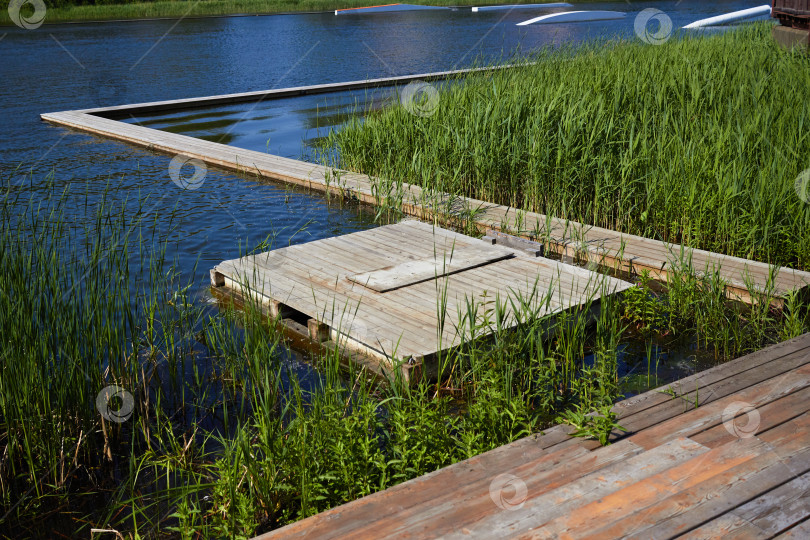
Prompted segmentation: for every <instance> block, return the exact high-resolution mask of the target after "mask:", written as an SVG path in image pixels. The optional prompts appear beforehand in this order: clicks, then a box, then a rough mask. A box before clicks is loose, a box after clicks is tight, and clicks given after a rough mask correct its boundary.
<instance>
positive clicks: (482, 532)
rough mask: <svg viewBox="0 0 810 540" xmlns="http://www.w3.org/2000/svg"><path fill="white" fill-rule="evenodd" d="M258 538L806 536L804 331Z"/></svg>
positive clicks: (809, 406)
mask: <svg viewBox="0 0 810 540" xmlns="http://www.w3.org/2000/svg"><path fill="white" fill-rule="evenodd" d="M613 410H614V411H615V412H616V413H617V415H618V418H619V423H620V424H621V425H622V426H623V427H625V428H626V429H627V432H626V433H621V432H619V433H617V434H614V437H613V444H611V445H609V446H605V447H601V446H599V445H598V443H596V442H594V441H592V440H586V439H581V438H572V437H570V436H569V434H570V433H571V431H572V429H571V428H570V427H568V426H555V427H553V428H551V429H548V430H546V431H545V432H544V433H542V434H537V435H531V436H529V437H526V438H524V439H521V440H518V441H516V442H514V443H511V444H508V445H505V446H501V447H500V448H497V449H495V450H492V451H490V452H487V453H484V454H481V455H478V456H476V457H474V458H472V459H468V460H466V461H462V462H459V463H456V464H454V465H451V466H449V467H446V468H444V469H440V470H438V471H435V472H433V473H430V474H427V475H424V476H420V477H418V478H416V479H413V480H410V481H408V482H404V483H402V484H399V485H397V486H394V487H392V488H389V489H387V490H385V491H381V492H378V493H375V494H372V495H369V496H366V497H363V498H361V499H358V500H356V501H353V502H350V503H347V504H344V505H342V506H339V507H337V508H333V509H331V510H328V511H325V512H322V513H320V514H318V515H316V516H313V517H310V518H307V519H304V520H302V521H299V522H297V523H293V524H291V525H288V526H286V527H284V528H281V529H278V530H276V531H273V532H270V533H267V534H264V535H262V536H259V537H257V538H258V539H261V540H271V539H275V538H354V539H363V538H369V539H372V538H373V539H379V538H439V537H443V538H517V537H519V538H594V539H597V538H625V537H627V538H644V539H646V538H675V537H685V538H696V539H704V538H720V537H724V538H725V537H730V538H774V537H781V538H797V539H798V538H802V539H805V538H808V537H810V334H805V335H803V336H800V337H798V338H796V339H793V340H790V341H786V342H783V343H780V344H778V345H774V346H772V347H769V348H766V349H763V350H761V351H759V352H756V353H754V354H751V355H748V356H745V357H743V358H739V359H737V360H734V361H731V362H729V363H726V364H723V365H721V366H718V367H716V368H713V369H709V370H707V371H704V372H701V373H699V374H697V375H693V376H691V377H687V378H685V379H682V380H680V381H678V382H676V383H674V384H670V385H668V387H667V388H666V392H664V391H658V390H654V391H651V392H647V393H645V394H641V395H639V396H636V397H633V398H630V399H628V400H625V401H622V402H619V403H617V404H616V405H615V406H614V408H613Z"/></svg>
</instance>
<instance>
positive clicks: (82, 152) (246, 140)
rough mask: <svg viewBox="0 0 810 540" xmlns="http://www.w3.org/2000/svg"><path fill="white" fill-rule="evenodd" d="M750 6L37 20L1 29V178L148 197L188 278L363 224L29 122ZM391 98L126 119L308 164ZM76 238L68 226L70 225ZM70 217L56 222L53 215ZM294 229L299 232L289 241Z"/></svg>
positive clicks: (330, 77) (337, 76)
mask: <svg viewBox="0 0 810 540" xmlns="http://www.w3.org/2000/svg"><path fill="white" fill-rule="evenodd" d="M749 6H750V3H749V2H742V1H739V0H721V1H717V2H703V1H701V0H682V1H674V0H673V1H668V2H644V3H639V4H635V3H625V2H599V3H593V4H580V5H578V9H607V10H611V9H613V10H618V11H625V12H627V13H628V16H627V17H625V18H624V19H622V20H618V21H600V22H593V23H583V24H563V25H543V26H530V27H517V26H515V24H516V23H517V22H520V21H522V20H526V19H528V18H531V17H533V16H536V14H535V13H533V12H532V10H516V11H508V10H507V11H493V12H484V13H476V14H473V13H472V12H471V11H470V10H468V9H459V10H456V11H450V10H448V11H441V12H438V11H435V12H434V11H425V12H413V13H381V14H376V15H368V16H339V17H336V16H334V15H333V14H332V13H331V12H330V13H320V14H301V15H279V16H268V17H234V18H202V19H184V20H181V21H176V20H160V21H134V22H110V23H104V24H93V23H87V24H64V25H47V26H44V27H42V28H40V29H38V30H36V31H27V30H23V29H21V28H17V27H6V28H3V30H2V33H0V35H2V36H4V37H3V38H2V40H0V53H1V54H2V55H3V61H2V62H0V74H1V75H2V80H3V83H4V84H2V85H0V125H2V126H3V129H2V130H0V176H2V178H3V179H4V180H5V181H6V182H4V184H8V185H10V187H9V189H13V190H14V192H15V193H18V194H20V195H21V196H22V197H24V198H25V197H29V196H30V197H33V198H34V202H36V200H37V198H39V197H40V196H41V195H42V194H43V192H44V191H45V190H46V188H45V185H46V184H45V182H44V179H45V178H46V177H48V176H51V177H52V178H53V189H56V190H60V191H63V190H67V192H68V193H69V197H72V198H73V199H72V201H73V206H74V207H76V208H80V207H86V206H90V207H92V206H94V205H97V204H98V202H99V200H100V199H101V197H102V196H104V194H105V193H106V194H107V197H108V198H110V199H111V200H113V201H119V202H120V201H124V200H129V201H136V200H138V199H141V198H147V199H148V200H149V201H150V203H149V204H148V205H146V206H144V208H143V210H144V211H145V212H147V216H146V217H148V218H149V219H146V220H145V221H146V222H150V223H152V225H150V226H151V227H153V228H154V229H155V230H156V231H169V233H168V234H171V235H172V239H173V240H175V242H174V243H173V244H172V249H173V251H172V252H171V253H169V254H168V256H169V258H171V259H176V260H177V262H178V264H179V269H180V271H181V272H183V273H185V274H189V273H191V272H192V271H193V269H194V268H195V265H197V268H198V274H199V282H198V283H199V284H198V291H199V293H200V294H203V295H204V294H207V286H206V277H205V275H204V273H205V271H206V270H207V269H208V268H210V267H211V266H213V265H214V264H216V263H218V262H220V261H222V260H223V259H231V258H235V257H237V256H238V255H239V252H240V247H243V246H246V245H255V244H256V243H258V242H259V241H261V240H262V239H264V238H266V237H267V236H268V235H272V234H274V233H279V238H278V240H277V244H276V245H285V244H286V243H287V242H288V241H289V240H290V239H292V241H294V242H300V241H303V240H306V239H317V238H324V237H327V236H332V235H335V234H342V233H347V232H351V231H353V230H360V229H365V228H369V227H372V226H374V225H375V223H374V220H373V216H371V215H369V214H366V213H363V212H361V211H360V210H359V208H358V207H355V206H351V205H349V206H345V205H343V206H341V205H335V204H332V205H328V204H326V203H325V201H324V200H323V198H322V197H320V196H319V195H316V194H310V193H305V192H299V191H295V190H291V189H289V188H287V187H284V186H278V185H273V184H271V183H269V182H257V181H254V180H252V179H250V178H240V177H238V176H236V175H233V174H227V173H223V172H220V171H216V170H213V169H211V170H209V171H208V172H207V175H206V176H205V179H204V182H203V185H202V187H201V188H200V189H198V190H194V191H188V190H186V191H184V190H182V189H180V188H179V187H177V186H176V185H175V184H174V183H173V182H172V181H171V179H170V177H169V174H168V165H169V162H170V160H171V159H172V157H173V156H166V155H162V154H157V153H153V152H150V151H148V150H145V149H140V148H135V147H132V146H129V145H126V144H123V143H119V142H113V141H109V140H105V139H103V138H100V137H94V136H91V135H87V134H82V133H76V132H73V131H70V130H66V129H63V128H59V127H54V126H50V125H48V124H46V123H44V122H42V121H40V119H39V115H40V114H41V113H43V112H49V111H59V110H69V109H80V108H87V107H96V106H109V105H119V104H123V103H139V102H147V101H160V100H167V99H180V98H188V97H196V96H207V95H217V94H228V93H236V92H246V91H252V90H265V89H272V88H282V87H291V86H302V85H311V84H322V83H328V82H339V81H348V80H360V79H365V78H374V77H388V76H394V75H404V74H413V73H424V72H430V71H441V70H447V69H454V68H462V67H469V66H470V65H473V64H476V63H492V62H498V61H500V60H502V59H503V58H506V57H509V56H510V55H511V54H513V53H515V52H518V51H521V50H522V51H529V50H532V49H535V48H537V47H545V46H550V47H556V46H559V45H562V44H565V43H576V42H581V41H584V40H587V39H591V38H597V37H612V36H617V35H618V36H624V37H630V38H632V37H633V21H634V16H635V14H636V13H638V12H640V11H641V10H642V9H644V8H647V7H657V8H659V9H661V10H663V11H664V12H666V13H667V14H668V15H669V16H670V17H671V19H672V21H673V24H674V26H675V27H679V26H683V25H684V24H687V23H689V22H692V21H694V20H696V19H699V18H704V17H707V16H710V15H715V14H717V13H722V12H727V11H732V10H735V9H741V8H743V7H749ZM390 99H392V94H391V90H380V91H379V92H370V93H369V92H364V91H359V92H347V93H340V94H330V95H321V96H304V97H296V98H287V99H280V100H274V101H267V102H261V103H258V104H238V105H233V106H222V107H215V108H212V109H209V110H183V111H176V112H174V113H168V114H161V115H155V116H148V117H143V118H138V119H133V118H128V119H127V121H129V122H139V123H141V124H142V125H146V126H149V127H153V128H157V129H166V130H168V131H172V132H175V133H182V134H185V135H190V136H194V137H200V138H205V139H207V140H212V141H216V142H222V143H226V144H231V145H235V146H239V147H243V148H248V149H253V150H259V151H264V152H270V153H273V154H280V155H284V156H289V157H302V156H304V157H307V156H308V155H309V154H310V151H311V148H312V147H313V146H315V145H317V143H318V140H319V137H320V136H322V135H323V134H325V133H326V132H327V131H328V130H329V128H331V127H335V126H338V125H340V124H341V123H342V122H344V121H345V120H346V118H347V117H348V115H350V114H353V113H354V112H355V111H356V110H364V109H365V108H367V107H369V106H371V107H379V106H384V104H385V103H386V100H390ZM80 214H81V213H79V212H77V214H76V215H75V216H72V217H73V219H75V220H76V223H75V224H74V228H75V229H77V230H78V229H80V225H81V224H80V223H79V221H78V220H79V219H80V217H79V215H80ZM68 217H69V218H70V217H71V216H68ZM309 220H311V222H309V224H308V226H307V233H306V235H297V236H293V235H292V234H291V233H292V232H294V231H295V230H296V229H297V228H298V227H299V226H300V225H301V224H302V223H304V222H308V221H309Z"/></svg>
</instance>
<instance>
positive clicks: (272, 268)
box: [212, 220, 630, 372]
mask: <svg viewBox="0 0 810 540" xmlns="http://www.w3.org/2000/svg"><path fill="white" fill-rule="evenodd" d="M384 268H387V269H389V270H384V271H382V272H381V271H380V269H384ZM397 272H399V273H397ZM212 276H214V278H213V284H214V285H219V286H223V285H224V286H226V287H230V288H232V289H235V290H238V291H240V292H242V293H244V295H246V296H252V297H253V298H255V299H257V300H259V301H261V302H263V303H265V304H269V305H270V307H271V309H270V311H271V313H274V314H277V313H283V312H284V310H286V311H287V312H299V313H302V314H304V315H305V316H306V317H307V318H311V319H314V320H315V321H317V322H318V323H320V324H322V325H326V326H327V327H329V333H330V335H331V337H333V339H336V340H337V339H339V338H340V337H341V336H342V337H343V338H344V339H345V341H346V343H347V345H348V346H349V348H356V349H357V350H360V351H361V352H364V353H367V354H371V355H373V356H376V357H378V358H379V359H380V360H382V361H383V362H386V364H385V367H387V369H388V370H389V372H390V370H393V369H396V366H397V365H399V363H401V362H402V361H411V360H412V362H411V363H413V362H417V361H421V360H423V359H426V358H430V357H432V356H434V355H435V354H436V353H437V352H439V351H443V350H446V349H449V348H452V347H455V346H456V345H458V344H460V343H461V342H462V341H464V340H466V339H469V338H471V337H473V338H478V337H482V336H483V335H486V334H487V333H489V332H491V331H492V330H493V329H492V328H485V329H484V330H483V332H482V333H481V334H480V335H477V336H468V335H465V334H464V331H463V328H468V327H469V325H468V324H467V323H466V322H465V321H466V319H465V317H468V316H469V315H470V314H471V313H472V314H473V315H475V316H477V317H480V319H479V320H477V323H481V322H482V320H483V318H484V314H485V313H486V312H487V311H488V310H491V309H492V307H493V304H494V303H496V302H497V303H499V304H501V305H504V307H505V309H504V312H505V314H506V317H505V321H506V322H505V326H506V327H508V326H510V325H511V324H513V323H514V322H515V319H514V317H515V314H514V313H513V311H512V302H514V303H515V304H516V305H520V304H521V303H524V304H525V305H526V306H528V307H529V308H531V309H537V316H545V315H552V314H556V313H559V312H561V311H564V310H568V309H570V308H574V307H579V306H586V305H588V304H591V303H593V302H595V301H596V300H598V299H599V298H601V297H602V296H604V295H610V294H614V293H617V292H620V291H623V290H625V289H627V288H628V287H630V285H629V284H628V283H626V282H623V281H620V280H618V279H615V278H612V277H609V276H605V275H602V274H597V273H595V272H589V271H587V270H583V269H581V268H578V267H575V266H570V265H565V264H562V263H559V262H556V261H552V260H548V259H543V258H539V257H529V256H526V255H525V254H524V253H522V252H520V251H517V250H512V249H509V248H505V247H495V246H491V245H487V244H486V243H484V242H481V241H480V240H477V239H475V238H472V237H469V236H464V235H461V234H458V233H454V232H452V231H448V230H446V229H442V228H438V227H433V226H431V225H429V224H426V223H422V222H419V221H415V220H406V221H403V222H401V223H398V224H395V225H388V226H384V227H379V228H376V229H370V230H367V231H361V232H356V233H352V234H347V235H343V236H337V237H333V238H327V239H324V240H317V241H314V242H308V243H305V244H299V245H295V246H290V247H286V248H281V249H276V250H272V251H269V252H265V253H260V254H257V255H252V256H248V257H242V258H241V259H235V260H231V261H224V262H222V263H220V264H218V265H217V266H216V267H215V268H214V269H213V270H212ZM358 276H365V277H358ZM369 285H372V286H369ZM442 298H446V303H445V304H444V305H443V306H442V305H441V304H440V302H441V299H442ZM441 307H443V309H441ZM439 313H442V317H440V316H439ZM442 319H443V320H442ZM459 328H461V329H462V330H459Z"/></svg>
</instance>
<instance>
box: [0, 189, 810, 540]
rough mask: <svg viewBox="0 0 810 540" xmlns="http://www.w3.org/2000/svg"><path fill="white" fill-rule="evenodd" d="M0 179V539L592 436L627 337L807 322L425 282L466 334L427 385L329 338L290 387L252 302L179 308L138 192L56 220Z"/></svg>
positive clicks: (613, 395) (700, 283)
mask: <svg viewBox="0 0 810 540" xmlns="http://www.w3.org/2000/svg"><path fill="white" fill-rule="evenodd" d="M4 188H5V189H4V191H3V193H4V195H3V198H2V200H0V217H2V218H3V219H2V221H1V222H0V223H2V225H0V227H1V228H0V263H2V269H3V272H0V330H2V332H3V336H4V339H3V341H2V345H0V366H1V367H2V369H0V535H3V536H6V535H7V536H14V537H21V536H22V537H25V536H28V537H42V536H54V535H55V532H59V533H61V534H65V535H68V536H71V535H81V534H84V535H86V534H88V533H89V529H90V528H98V529H114V530H116V531H119V532H120V533H121V534H122V535H125V536H131V537H145V536H150V537H151V536H158V535H164V534H165V535H168V536H171V537H180V538H196V537H201V536H202V537H234V538H248V537H250V536H252V535H254V534H257V533H260V532H262V531H266V530H271V529H273V528H276V527H279V526H282V525H284V524H287V523H290V522H292V521H295V520H298V519H301V518H304V517H307V516H310V515H313V514H315V513H317V512H320V511H323V510H325V509H327V508H331V507H333V506H336V505H339V504H342V503H345V502H348V501H351V500H354V499H356V498H358V497H362V496H364V495H367V494H369V493H373V492H376V491H379V490H382V489H385V488H387V487H390V486H393V485H395V484H397V483H400V482H403V481H405V480H408V479H411V478H415V477H417V476H419V475H422V474H425V473H428V472H431V471H434V470H436V469H438V468H440V467H444V466H447V465H449V464H452V463H454V462H457V461H460V460H463V459H467V458H469V457H472V456H474V455H477V454H480V453H481V452H485V451H487V450H490V449H493V448H496V447H498V446H501V445H503V444H506V443H508V442H511V441H514V440H516V439H518V438H521V437H523V436H526V435H529V434H531V433H536V432H537V431H539V430H541V429H543V428H545V427H547V426H550V425H552V424H554V423H559V422H565V423H568V424H571V425H572V426H574V430H575V433H577V434H579V435H582V436H589V437H595V438H597V439H600V440H602V441H603V442H607V436H608V433H610V431H611V430H613V429H616V428H617V427H616V422H617V420H616V419H615V418H613V417H611V414H612V413H611V412H610V410H609V408H610V406H611V405H612V404H613V403H614V402H615V401H616V400H617V399H619V397H620V396H621V393H622V388H623V380H622V379H621V378H620V377H619V365H620V363H621V362H622V353H621V347H622V345H623V344H625V343H627V342H628V340H639V341H641V342H643V343H649V344H650V346H651V347H652V345H653V344H655V345H656V346H665V345H666V343H667V342H668V341H669V340H677V339H681V340H687V341H689V340H693V341H694V342H695V343H696V346H697V347H698V348H699V349H701V350H706V351H710V352H711V354H713V355H714V356H716V358H717V361H723V360H726V359H728V358H731V357H733V356H735V355H739V354H743V353H745V352H747V351H749V350H755V349H758V348H761V347H763V346H765V345H767V344H769V343H773V342H776V341H779V340H782V339H786V338H789V337H793V336H795V335H798V334H800V333H803V332H805V331H807V329H808V320H807V309H806V304H805V303H803V300H802V299H801V298H799V297H798V296H796V297H795V298H793V297H792V298H790V299H788V301H787V305H786V307H785V308H784V309H783V310H775V309H773V308H772V307H771V303H770V300H771V298H768V296H767V291H765V293H764V294H763V293H758V294H761V303H759V304H756V305H755V306H754V307H753V308H749V307H746V306H740V305H738V304H734V303H732V302H729V301H727V300H726V299H725V298H724V297H723V296H722V291H723V290H724V288H723V284H722V282H720V281H718V279H717V277H716V276H713V275H710V274H709V275H706V276H704V277H702V278H697V277H695V272H693V271H692V270H691V269H688V268H685V269H683V272H682V276H681V279H673V280H672V282H671V283H670V286H669V288H668V289H665V290H656V291H653V290H652V289H651V287H652V285H651V284H650V282H649V280H645V279H641V280H639V283H638V285H637V287H636V288H635V289H633V290H632V291H631V292H629V293H626V294H625V295H623V297H611V298H605V299H602V300H600V301H599V303H598V306H597V304H596V303H595V302H593V301H591V302H587V303H586V305H585V306H583V307H581V308H577V309H574V310H570V311H568V312H563V313H558V314H555V315H553V316H541V315H542V311H541V309H542V307H543V306H546V305H548V301H549V299H550V294H551V293H552V292H553V290H554V289H553V287H554V284H551V285H550V286H548V287H540V286H539V285H538V286H537V287H535V290H533V291H532V292H531V294H529V295H527V296H525V297H521V296H515V295H510V296H509V297H498V296H490V295H485V296H483V297H479V298H471V299H470V300H469V302H468V303H467V304H466V305H464V306H462V308H463V309H462V311H461V313H456V312H455V311H449V310H448V301H447V293H446V288H445V284H444V282H443V280H441V279H439V280H437V317H438V318H439V319H440V320H441V321H442V324H444V325H445V326H447V327H451V326H452V327H453V328H456V329H457V330H458V331H459V332H460V333H461V334H462V335H463V336H466V337H467V338H477V339H468V340H467V341H466V342H465V343H464V344H463V345H461V346H459V347H455V348H453V349H450V350H448V351H446V352H445V353H444V354H443V355H442V357H441V358H440V359H439V362H440V364H441V365H442V369H441V370H440V373H441V376H440V377H438V378H433V379H426V380H422V381H420V382H419V384H417V385H416V386H414V387H410V388H409V387H405V386H401V385H398V384H384V383H381V382H380V381H379V379H377V378H375V377H372V376H370V374H369V373H368V372H367V371H366V370H365V368H363V367H361V366H359V365H354V364H352V365H349V366H345V365H342V362H341V350H342V348H343V344H341V343H329V344H328V345H327V346H326V348H325V350H324V351H322V352H321V353H319V354H315V355H314V356H313V362H314V363H315V364H316V366H317V370H315V371H313V372H312V373H313V374H312V376H311V377H308V378H307V379H304V380H299V378H298V376H297V375H296V373H297V372H296V371H295V370H294V369H291V367H290V366H291V363H290V362H289V361H288V360H287V359H288V357H289V351H288V349H287V347H286V346H285V345H284V343H283V341H282V339H281V333H280V332H279V331H278V330H279V327H278V322H279V321H276V320H272V319H270V318H269V317H268V315H267V312H266V307H263V306H260V305H256V304H255V303H253V302H250V301H244V302H242V304H239V303H238V302H237V303H233V304H232V303H230V302H229V301H227V300H223V303H222V307H221V309H219V310H215V311H205V310H204V309H203V308H202V307H201V306H199V305H197V304H195V303H194V302H192V301H191V299H190V298H191V296H192V293H193V290H192V289H191V288H192V287H196V286H198V282H197V281H195V280H194V279H193V278H192V277H191V276H182V275H179V274H178V272H177V271H176V270H175V269H174V265H173V264H172V260H171V257H170V255H169V254H170V253H171V245H170V244H168V243H167V242H166V241H165V240H163V239H162V238H163V237H161V236H158V235H156V234H155V233H153V232H152V231H154V230H155V229H154V227H153V226H152V223H151V221H150V219H148V218H147V217H146V213H145V209H146V208H149V204H148V200H142V201H130V202H126V203H124V202H116V201H114V200H112V199H111V198H106V199H104V200H103V201H102V202H101V203H100V204H98V205H96V206H95V207H92V206H89V205H88V207H87V208H88V209H89V210H88V212H87V213H86V214H85V215H82V216H76V215H74V214H69V212H70V211H71V210H70V209H71V208H73V207H75V204H72V202H71V204H68V201H75V197H74V198H73V199H71V198H70V194H69V193H59V192H54V191H53V189H52V187H51V188H49V189H50V191H49V190H48V189H45V190H44V192H40V193H38V194H37V195H36V199H31V200H23V199H22V197H21V196H17V197H16V198H15V196H14V195H13V194H14V193H17V191H15V190H14V189H13V187H12V186H11V185H5V186H4ZM139 216H140V217H139ZM68 233H70V234H68ZM259 247H260V248H261V249H267V248H269V247H271V246H269V245H268V244H267V242H263V243H261V244H260V246H259ZM247 251H250V250H247ZM595 279H596V276H595ZM755 292H756V291H753V290H752V294H753V293H755ZM242 293H243V294H242V296H243V297H246V296H247V295H246V294H245V293H246V291H242ZM597 307H598V309H596V308H597ZM726 327H727V328H730V329H731V330H729V331H727V332H721V331H720V330H721V329H723V328H726ZM648 379H649V380H650V381H654V377H652V378H651V377H649V376H648ZM113 383H115V384H117V385H119V386H121V387H122V388H124V389H126V390H127V391H128V392H129V393H130V394H131V395H132V396H133V400H134V409H133V412H132V416H131V417H129V418H128V419H127V420H126V421H124V422H121V423H117V422H110V421H104V420H103V419H102V417H101V415H100V413H99V410H98V409H97V407H96V398H97V395H98V393H99V391H100V390H101V389H102V388H104V387H105V386H107V385H109V384H113ZM651 386H654V382H652V383H651V382H648V383H647V386H646V387H645V388H641V390H644V389H646V388H647V387H651ZM116 406H117V405H116V404H113V405H112V408H113V409H115V407H116ZM594 411H596V412H598V413H599V414H597V415H593V414H591V413H592V412H594ZM618 422H619V423H620V420H619V421H618Z"/></svg>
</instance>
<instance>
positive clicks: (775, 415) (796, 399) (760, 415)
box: [690, 387, 810, 448]
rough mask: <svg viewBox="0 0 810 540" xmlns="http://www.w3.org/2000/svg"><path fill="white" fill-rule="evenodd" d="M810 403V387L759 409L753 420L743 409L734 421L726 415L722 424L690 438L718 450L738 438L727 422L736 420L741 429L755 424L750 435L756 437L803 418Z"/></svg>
mask: <svg viewBox="0 0 810 540" xmlns="http://www.w3.org/2000/svg"><path fill="white" fill-rule="evenodd" d="M808 403H810V387H808V388H802V389H801V390H798V391H797V392H794V393H792V394H788V395H786V396H784V397H781V398H779V399H776V400H774V401H771V402H770V403H766V404H765V405H763V406H761V407H759V408H757V410H756V413H755V416H754V417H753V418H750V417H749V415H748V414H747V410H746V409H743V411H744V412H743V413H742V414H738V415H737V416H736V417H735V418H734V419H732V418H730V417H728V416H726V415H724V418H723V420H724V422H723V423H722V424H718V425H716V426H714V427H711V428H709V429H707V430H705V431H702V432H700V433H696V434H694V435H692V436H691V437H690V438H691V439H692V440H694V441H696V442H699V443H700V444H702V445H703V446H707V447H709V448H716V447H718V446H721V445H723V444H726V443H728V442H732V441H733V440H734V439H736V438H737V434H736V433H734V429H733V428H732V429H728V427H727V426H726V422H729V421H732V420H734V421H736V422H738V425H739V426H741V427H746V426H747V425H748V422H755V423H756V425H755V426H752V431H750V435H756V434H757V433H762V432H764V431H768V430H769V429H773V428H775V427H777V426H780V425H782V424H784V423H785V422H789V421H791V420H793V419H794V418H798V417H800V416H802V415H803V414H804V413H806V412H807V404H808ZM747 433H748V432H747Z"/></svg>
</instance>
